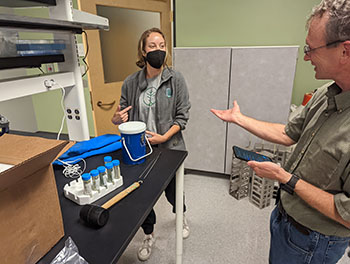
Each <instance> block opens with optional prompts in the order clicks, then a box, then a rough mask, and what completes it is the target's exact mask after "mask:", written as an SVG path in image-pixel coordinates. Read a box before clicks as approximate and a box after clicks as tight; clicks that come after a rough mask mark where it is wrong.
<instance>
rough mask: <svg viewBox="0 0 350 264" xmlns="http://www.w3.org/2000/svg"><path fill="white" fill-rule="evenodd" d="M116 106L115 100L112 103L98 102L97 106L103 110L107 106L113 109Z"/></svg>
mask: <svg viewBox="0 0 350 264" xmlns="http://www.w3.org/2000/svg"><path fill="white" fill-rule="evenodd" d="M114 104H115V100H114V101H113V102H112V103H102V102H101V101H98V102H97V106H98V107H101V108H103V107H106V106H107V107H108V106H109V107H112V106H113V105H114Z"/></svg>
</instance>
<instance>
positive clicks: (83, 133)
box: [0, 0, 109, 141]
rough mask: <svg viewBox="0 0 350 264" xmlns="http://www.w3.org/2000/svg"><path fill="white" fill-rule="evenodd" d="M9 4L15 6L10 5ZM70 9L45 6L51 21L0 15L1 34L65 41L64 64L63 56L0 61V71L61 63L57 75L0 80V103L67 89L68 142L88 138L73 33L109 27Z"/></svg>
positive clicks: (66, 3) (64, 2)
mask: <svg viewBox="0 0 350 264" xmlns="http://www.w3.org/2000/svg"><path fill="white" fill-rule="evenodd" d="M11 2H16V3H14V4H13V5H11ZM20 2H21V3H22V6H27V5H26V4H27V3H28V2H29V3H28V4H30V5H31V4H35V5H39V4H40V2H43V0H42V1H24V0H22V1H20ZM33 2H35V3H33ZM37 2H39V4H38V3H37ZM44 2H45V1H44ZM51 2H52V1H51ZM54 2H56V1H54ZM18 4H19V3H18V1H6V4H5V6H9V7H18ZM43 5H45V4H43ZM72 6H73V4H72V0H60V1H57V3H56V5H54V3H51V5H50V6H49V7H48V9H49V14H50V19H42V18H34V17H26V16H16V15H7V14H0V31H1V30H8V29H11V30H16V31H32V32H51V33H53V35H54V39H64V40H65V41H66V43H67V49H65V50H64V52H63V57H64V62H62V61H63V58H62V56H58V57H57V56H52V55H49V56H34V57H27V58H18V57H9V58H1V59H0V66H2V67H0V69H9V68H17V67H38V64H41V63H48V62H61V63H59V65H58V68H59V73H56V74H43V75H39V76H34V77H33V76H30V77H28V76H25V77H21V78H16V79H10V80H1V81H0V94H1V97H0V102H1V101H5V100H9V99H14V98H18V97H23V96H27V95H32V94H36V93H40V92H45V91H49V90H53V89H59V88H61V86H62V87H63V88H64V89H65V90H66V93H65V94H66V95H65V98H64V107H65V115H66V117H68V118H66V122H67V127H68V134H69V139H70V140H76V141H81V140H87V139H89V138H90V135H89V129H88V122H87V114H86V105H85V98H84V87H83V81H82V77H81V70H80V64H79V57H78V51H77V50H78V49H77V46H76V43H77V41H76V37H75V34H80V33H82V31H83V29H105V30H107V29H108V27H109V26H108V19H106V18H103V17H100V16H96V15H93V14H89V13H86V12H83V11H79V10H76V9H74V8H72ZM58 84H59V85H58ZM10 88H11V89H10ZM71 112H74V113H75V114H76V115H75V116H74V118H71V117H72V116H70V115H69V113H71Z"/></svg>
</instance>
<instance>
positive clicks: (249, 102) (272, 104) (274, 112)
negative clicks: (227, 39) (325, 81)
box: [225, 46, 298, 173]
mask: <svg viewBox="0 0 350 264" xmlns="http://www.w3.org/2000/svg"><path fill="white" fill-rule="evenodd" d="M297 56H298V46H283V47H235V48H232V66H231V84H230V96H229V98H230V99H229V101H230V107H232V102H233V100H237V102H238V104H239V106H240V110H241V112H242V113H243V114H245V115H248V116H250V117H253V118H256V119H259V120H264V121H268V122H278V123H286V121H287V119H288V114H289V109H290V104H291V95H292V90H293V81H294V75H295V67H296V61H297ZM227 136H228V138H227V153H226V169H225V172H226V173H230V170H231V160H232V146H233V145H239V146H241V147H246V146H248V145H249V142H250V141H251V144H252V145H253V144H254V143H255V142H260V141H261V140H260V139H257V138H256V137H254V136H252V135H251V134H249V133H248V132H246V131H244V130H243V129H241V128H240V127H238V126H236V125H233V124H229V126H228V134H227Z"/></svg>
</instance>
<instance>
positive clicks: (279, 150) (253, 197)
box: [229, 143, 292, 209]
mask: <svg viewBox="0 0 350 264" xmlns="http://www.w3.org/2000/svg"><path fill="white" fill-rule="evenodd" d="M253 151H255V152H260V153H261V154H264V155H266V156H268V157H270V158H271V159H272V160H273V162H275V163H279V164H280V165H281V166H283V165H284V164H285V162H286V160H287V159H288V157H289V155H290V153H291V151H292V148H290V147H285V146H281V145H276V144H261V143H256V144H254V149H253ZM276 187H278V182H276V181H273V180H269V179H264V178H261V177H259V176H257V175H256V174H255V173H254V172H253V170H252V169H251V168H250V167H249V166H248V165H247V164H246V162H245V161H241V160H239V159H237V158H235V157H234V155H233V158H232V169H231V176H230V190H229V193H230V194H231V195H232V196H233V197H234V198H236V199H237V200H240V199H243V198H245V197H249V202H250V203H252V204H254V205H255V206H256V207H258V208H260V209H263V208H265V207H267V206H269V205H270V204H271V200H272V199H273V198H276Z"/></svg>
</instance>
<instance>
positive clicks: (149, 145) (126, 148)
mask: <svg viewBox="0 0 350 264" xmlns="http://www.w3.org/2000/svg"><path fill="white" fill-rule="evenodd" d="M145 139H146V141H147V144H148V147H149V148H150V150H151V151H150V152H149V153H147V154H145V155H143V156H141V157H139V158H137V159H133V158H132V157H131V155H130V152H129V150H128V147H127V146H126V144H125V138H123V137H122V141H123V146H124V148H125V150H126V152H127V153H128V155H129V158H130V159H131V160H132V161H138V160H140V159H143V158H145V157H147V156H148V155H151V154H152V152H153V149H152V147H151V144H150V143H149V141H148V139H147V137H145Z"/></svg>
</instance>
